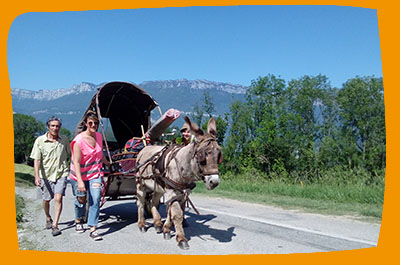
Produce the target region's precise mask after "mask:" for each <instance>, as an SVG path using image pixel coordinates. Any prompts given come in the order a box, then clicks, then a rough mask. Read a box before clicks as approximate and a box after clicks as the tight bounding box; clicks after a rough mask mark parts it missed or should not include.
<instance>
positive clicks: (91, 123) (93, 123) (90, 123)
mask: <svg viewBox="0 0 400 265" xmlns="http://www.w3.org/2000/svg"><path fill="white" fill-rule="evenodd" d="M87 125H89V126H90V127H92V126H97V125H99V123H98V122H95V121H89V122H88V123H87Z"/></svg>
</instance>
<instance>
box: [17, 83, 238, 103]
mask: <svg viewBox="0 0 400 265" xmlns="http://www.w3.org/2000/svg"><path fill="white" fill-rule="evenodd" d="M103 84H104V83H101V84H98V85H96V84H93V83H89V82H82V83H81V84H75V85H72V87H70V88H58V89H51V90H50V89H49V90H47V89H43V90H39V91H33V90H28V89H21V88H11V95H12V97H13V98H18V99H35V100H47V101H48V100H55V99H58V98H61V97H64V96H67V95H74V94H75V95H78V94H81V93H84V92H95V91H96V90H97V88H99V87H100V86H102V85H103ZM138 86H140V87H143V88H146V87H151V88H154V87H157V88H158V89H160V90H168V89H174V88H186V89H189V90H204V89H213V90H217V91H223V92H227V93H232V94H244V93H245V92H246V87H245V86H242V85H234V84H230V83H224V82H215V81H208V80H187V79H177V80H158V81H144V82H142V83H140V84H138Z"/></svg>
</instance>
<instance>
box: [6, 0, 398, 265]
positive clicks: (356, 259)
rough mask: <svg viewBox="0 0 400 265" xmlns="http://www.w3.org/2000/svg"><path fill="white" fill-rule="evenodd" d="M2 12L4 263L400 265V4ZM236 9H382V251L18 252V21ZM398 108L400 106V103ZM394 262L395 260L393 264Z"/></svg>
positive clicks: (271, 0)
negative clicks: (12, 57)
mask: <svg viewBox="0 0 400 265" xmlns="http://www.w3.org/2000/svg"><path fill="white" fill-rule="evenodd" d="M2 5H3V6H2V8H1V10H0V13H1V16H0V21H1V23H0V38H1V39H0V50H1V53H0V56H1V58H0V59H1V64H0V75H1V79H0V80H1V86H2V88H1V89H0V99H1V104H0V110H1V111H0V113H2V115H1V117H2V120H3V122H5V123H6V125H5V126H4V127H3V130H2V131H1V136H2V137H1V138H2V139H3V141H2V152H1V153H0V156H1V161H2V163H1V164H2V172H3V175H2V177H1V180H2V181H1V183H2V195H3V200H2V202H3V204H2V210H1V213H2V218H1V221H0V222H1V226H0V227H1V228H2V240H1V241H2V242H3V244H2V247H1V252H2V254H3V256H2V257H3V260H6V259H8V260H9V261H11V262H13V263H14V262H18V263H22V262H24V263H25V264H28V263H29V264H44V263H47V264H49V263H53V262H54V263H57V264H58V265H61V264H74V263H76V262H79V263H83V262H85V263H96V262H99V263H100V264H129V263H139V262H144V263H145V264H148V263H150V262H151V263H154V262H156V263H164V262H174V263H176V262H190V263H191V264H204V263H206V264H209V263H217V262H218V263H219V262H223V263H242V262H245V263H250V262H268V263H271V264H274V263H278V264H280V263H282V262H284V263H291V264H298V263H304V264H320V263H323V264H341V263H357V264H377V263H381V262H382V261H385V260H396V256H398V255H396V254H397V253H396V250H397V248H396V247H397V245H398V243H397V242H396V239H398V238H399V229H398V227H396V226H397V224H398V222H396V221H397V220H396V217H397V210H398V204H397V203H398V202H399V194H400V192H397V193H396V189H397V188H399V178H398V176H396V175H395V172H396V171H397V170H398V169H399V167H400V163H399V164H397V163H396V162H395V161H396V156H397V154H398V152H397V150H399V140H397V139H398V138H397V137H396V136H399V135H400V133H399V126H398V125H397V124H396V114H397V113H398V112H399V107H400V104H398V103H397V100H399V93H400V92H398V89H397V88H396V80H395V78H396V74H395V70H397V69H396V63H397V62H398V61H399V53H398V52H397V49H398V42H397V39H396V37H397V35H398V34H397V32H398V28H400V27H399V19H398V16H399V15H398V14H397V13H398V10H399V9H398V7H399V5H400V4H399V3H397V2H395V1H387V0H380V1H378V0H364V1H354V0H342V1H339V0H331V1H328V0H324V1H315V0H314V1H312V0H310V1H306V0H304V1H301V0H297V1H295V0H292V1H291V0H281V1H278V0H264V1H250V0H247V1H245V0H237V1H233V0H231V1H229V0H225V1H224V0H216V1H210V0H203V1H201V0H186V1H182V0H181V1H176V0H170V1H165V0H164V1H161V0H151V1H143V0H142V1H138V0H133V1H132V0H131V1H128V0H115V1H93V0H87V1H76V0H72V1H68V2H67V1H65V3H63V2H55V1H49V0H45V1H43V0H41V1H33V2H31V1H27V0H23V1H17V2H8V3H3V4H2ZM231 5H340V6H354V7H364V8H371V9H376V10H377V13H378V25H379V35H380V43H381V55H382V70H383V75H384V87H385V108H386V135H387V168H386V189H385V202H384V208H383V218H382V226H381V232H380V236H379V242H378V246H377V247H376V248H368V249H361V250H349V251H339V252H327V253H309V254H289V255H268V254H265V255H227V256H195V257H193V256H186V255H151V257H150V256H148V255H134V256H133V255H117V254H109V255H106V254H83V253H62V252H51V251H27V250H25V251H21V250H19V249H18V238H17V232H16V223H15V205H14V196H15V195H14V166H13V157H14V155H13V150H14V149H13V144H14V138H13V136H14V135H13V120H12V105H11V89H10V81H9V78H8V68H7V37H8V32H9V30H10V27H11V24H12V22H13V21H14V19H15V18H16V17H17V16H19V15H21V14H23V13H27V12H60V11H66V10H68V11H72V10H74V11H80V10H82V11H83V10H107V9H135V8H161V7H172V6H174V7H176V6H231ZM396 103H397V104H396ZM392 258H393V259H392Z"/></svg>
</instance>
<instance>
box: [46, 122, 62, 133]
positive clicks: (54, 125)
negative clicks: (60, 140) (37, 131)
mask: <svg viewBox="0 0 400 265" xmlns="http://www.w3.org/2000/svg"><path fill="white" fill-rule="evenodd" d="M60 128H61V126H60V122H59V121H51V122H50V123H49V127H48V129H49V133H50V134H51V135H53V136H58V132H59V131H60Z"/></svg>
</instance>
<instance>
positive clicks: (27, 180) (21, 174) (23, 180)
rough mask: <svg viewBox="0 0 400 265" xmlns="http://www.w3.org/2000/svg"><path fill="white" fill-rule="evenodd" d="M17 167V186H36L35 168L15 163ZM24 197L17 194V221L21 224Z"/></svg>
mask: <svg viewBox="0 0 400 265" xmlns="http://www.w3.org/2000/svg"><path fill="white" fill-rule="evenodd" d="M14 167H15V186H19V187H35V177H34V173H33V168H32V167H30V166H28V165H24V164H14ZM24 208H25V201H24V198H23V197H22V196H20V195H18V194H15V209H16V221H17V224H20V223H21V222H23V220H24Z"/></svg>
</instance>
